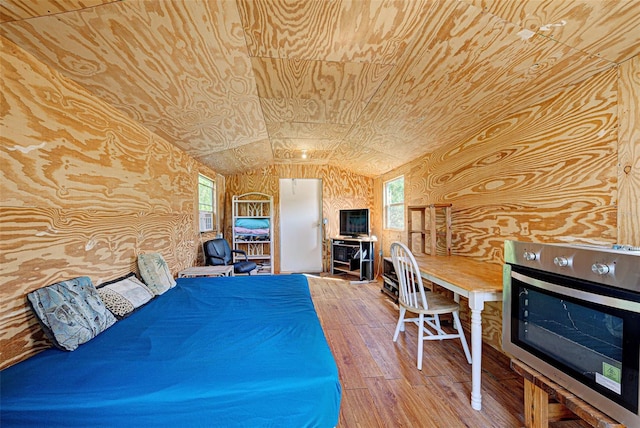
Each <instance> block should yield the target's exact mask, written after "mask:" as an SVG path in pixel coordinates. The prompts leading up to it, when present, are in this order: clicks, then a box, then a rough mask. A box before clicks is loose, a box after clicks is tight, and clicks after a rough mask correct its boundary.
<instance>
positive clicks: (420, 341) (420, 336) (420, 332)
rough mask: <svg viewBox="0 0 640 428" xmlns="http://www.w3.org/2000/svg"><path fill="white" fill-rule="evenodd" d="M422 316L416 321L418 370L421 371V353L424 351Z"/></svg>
mask: <svg viewBox="0 0 640 428" xmlns="http://www.w3.org/2000/svg"><path fill="white" fill-rule="evenodd" d="M424 329H425V327H424V314H420V317H419V319H418V370H422V351H423V350H424Z"/></svg>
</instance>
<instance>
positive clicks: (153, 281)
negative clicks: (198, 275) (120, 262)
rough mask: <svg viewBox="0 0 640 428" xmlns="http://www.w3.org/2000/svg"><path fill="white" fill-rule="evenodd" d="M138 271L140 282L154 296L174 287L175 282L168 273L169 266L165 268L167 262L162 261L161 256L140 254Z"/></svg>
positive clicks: (169, 272)
mask: <svg viewBox="0 0 640 428" xmlns="http://www.w3.org/2000/svg"><path fill="white" fill-rule="evenodd" d="M138 269H139V270H140V276H141V277H142V280H143V281H144V283H145V284H147V287H149V288H150V289H151V291H153V293H154V294H155V295H156V296H159V295H161V294H163V293H164V292H166V291H167V290H168V289H170V288H173V287H175V286H176V281H175V280H174V279H173V276H172V275H171V271H169V266H167V262H165V261H164V259H163V258H162V255H161V254H158V253H149V254H140V255H139V256H138Z"/></svg>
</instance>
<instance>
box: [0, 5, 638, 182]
mask: <svg viewBox="0 0 640 428" xmlns="http://www.w3.org/2000/svg"><path fill="white" fill-rule="evenodd" d="M36 3H37V5H35V4H34V2H32V1H28V0H5V1H4V2H3V9H0V14H2V16H7V21H5V22H0V34H1V35H2V36H3V37H6V38H7V39H10V40H12V41H13V42H14V43H16V44H18V45H19V46H21V47H22V48H23V49H25V50H27V51H29V52H30V53H31V54H32V55H34V56H36V57H37V58H38V60H39V61H41V62H43V63H45V64H47V65H48V66H49V67H52V68H54V69H56V70H58V71H59V72H61V73H62V74H63V75H65V76H66V77H67V78H69V79H72V80H73V81H75V82H76V83H78V84H79V85H82V86H83V87H84V88H85V89H87V90H88V91H90V92H91V93H92V94H93V95H94V96H96V97H98V98H99V99H102V100H104V101H106V102H108V103H109V104H110V105H111V106H113V107H114V108H116V109H118V110H119V111H121V112H122V113H124V114H125V115H126V116H127V117H128V118H129V119H131V120H134V121H136V122H138V123H140V124H141V125H143V126H144V127H146V128H147V129H149V130H151V131H152V132H154V133H155V134H157V135H158V136H160V137H162V138H163V139H165V140H167V141H168V142H170V143H172V144H174V145H175V146H177V147H178V148H181V149H183V150H184V151H185V152H186V153H188V154H189V155H190V156H192V157H194V158H195V159H198V160H199V161H201V162H204V163H206V164H207V165H208V166H209V167H210V168H213V169H215V170H216V171H218V172H220V173H223V174H237V173H241V172H242V171H245V170H248V171H250V170H254V169H256V168H260V167H262V166H264V165H273V164H276V163H283V162H284V163H287V164H291V163H301V164H307V163H309V161H308V160H304V159H302V158H299V157H295V156H292V153H296V152H297V151H299V150H302V147H295V148H291V149H287V150H284V151H283V150H279V149H278V147H277V146H278V145H279V144H280V142H281V140H282V139H289V140H291V141H290V142H293V139H296V138H302V136H301V135H300V134H301V130H304V133H305V137H304V139H305V141H298V142H299V143H300V144H301V145H302V144H304V146H305V150H307V151H308V153H310V154H312V152H313V151H314V150H317V151H319V152H320V153H318V154H317V155H316V156H313V155H312V156H311V158H314V159H318V163H322V164H327V165H332V166H334V167H337V168H342V169H345V168H346V169H350V170H351V171H352V172H354V173H356V174H358V175H366V176H369V177H376V176H378V175H380V174H384V173H386V172H388V171H391V170H393V169H395V168H398V167H400V166H402V165H403V164H406V163H409V162H411V161H412V160H414V159H415V158H416V157H420V156H425V155H427V154H429V153H433V152H434V151H435V150H437V149H439V148H441V147H455V146H456V145H458V144H459V143H460V142H461V141H466V140H467V139H469V138H472V137H473V136H475V135H478V133H480V132H482V130H483V129H485V127H486V125H487V124H491V123H496V124H498V123H503V122H504V120H505V118H507V117H511V116H512V115H513V114H515V113H516V112H519V111H522V110H525V109H527V108H529V107H530V106H532V105H536V104H538V103H540V102H541V101H543V100H546V99H548V98H550V97H553V96H555V95H556V94H558V93H560V92H562V91H564V90H566V89H567V88H568V87H571V86H575V85H579V84H580V83H581V82H583V81H585V80H588V79H590V78H591V77H592V76H594V75H596V74H598V73H600V72H601V71H603V70H606V69H608V68H611V67H615V66H617V65H620V64H622V63H623V62H625V61H628V60H630V59H631V58H633V57H635V56H637V55H638V54H640V35H639V34H638V32H637V31H634V30H635V29H636V28H637V27H638V26H639V25H640V3H638V2H637V1H633V0H608V1H602V2H599V1H594V0H570V1H567V0H549V1H545V2H542V3H541V2H540V1H538V0H526V1H517V0H464V1H436V0H415V1H404V2H402V1H401V2H398V1H391V0H318V1H311V2H304V1H303V2H291V1H288V0H224V1H171V0H166V1H150V2H142V1H119V2H115V1H114V2H106V3H102V2H101V1H99V0H83V1H81V0H39V1H38V2H36ZM567 108H573V106H571V105H569V106H567ZM312 125H313V126H312ZM274 128H277V133H272V132H271V131H272V129H274ZM328 134H331V136H329V135H328ZM327 138H339V139H340V141H339V147H338V149H336V150H334V151H333V152H332V153H327V152H324V149H323V145H324V144H325V141H324V140H326V139H327ZM345 159H349V161H348V162H347V161H345Z"/></svg>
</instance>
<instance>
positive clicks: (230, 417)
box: [0, 275, 341, 428]
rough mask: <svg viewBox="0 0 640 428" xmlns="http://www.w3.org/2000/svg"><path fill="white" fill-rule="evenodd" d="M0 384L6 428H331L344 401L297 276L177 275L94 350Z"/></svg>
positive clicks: (9, 372) (11, 374) (66, 355)
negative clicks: (170, 286)
mask: <svg viewBox="0 0 640 428" xmlns="http://www.w3.org/2000/svg"><path fill="white" fill-rule="evenodd" d="M0 382H1V384H0V391H1V403H0V425H1V426H2V427H3V428H8V427H13V426H48V427H53V426H60V427H63V426H64V427H74V426H75V427H80V426H82V427H88V426H110V427H115V426H117V427H126V426H138V427H139V426H185V427H187V426H207V427H211V426H215V427H238V426H242V427H333V426H336V425H337V423H338V414H339V408H340V397H341V388H340V383H339V380H338V371H337V368H336V364H335V361H334V359H333V356H332V354H331V351H330V349H329V346H328V345H327V342H326V339H325V337H324V333H323V331H322V328H321V326H320V323H319V320H318V318H317V315H316V312H315V309H314V307H313V303H312V301H311V296H310V294H309V287H308V284H307V279H306V278H305V277H304V276H302V275H281V276H280V275H278V276H250V277H235V278H234V277H231V278H181V279H178V285H177V286H176V287H175V288H173V289H171V290H169V291H167V292H166V293H165V294H163V295H161V296H159V297H157V298H156V299H154V300H152V301H151V302H149V303H148V304H147V305H146V306H144V307H142V308H141V309H139V310H138V311H137V312H135V313H133V314H132V315H131V316H129V317H128V318H125V319H123V320H121V321H119V322H117V323H116V324H115V325H113V326H112V327H111V328H109V329H108V330H106V331H105V332H103V333H101V334H100V335H98V336H97V337H96V338H94V339H92V340H91V341H90V342H89V343H86V344H84V345H81V346H80V347H79V348H78V349H76V350H75V351H73V352H65V351H60V350H57V349H50V350H47V351H44V352H42V353H40V354H38V355H36V356H34V357H32V358H30V359H28V360H26V361H23V362H21V363H19V364H16V365H14V366H12V367H9V368H7V369H5V370H3V371H2V372H0Z"/></svg>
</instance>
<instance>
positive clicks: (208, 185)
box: [198, 174, 216, 232]
mask: <svg viewBox="0 0 640 428" xmlns="http://www.w3.org/2000/svg"><path fill="white" fill-rule="evenodd" d="M198 212H199V223H200V232H211V231H213V221H214V219H215V212H216V183H215V181H213V180H211V179H210V178H207V177H205V176H204V175H200V174H198Z"/></svg>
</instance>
